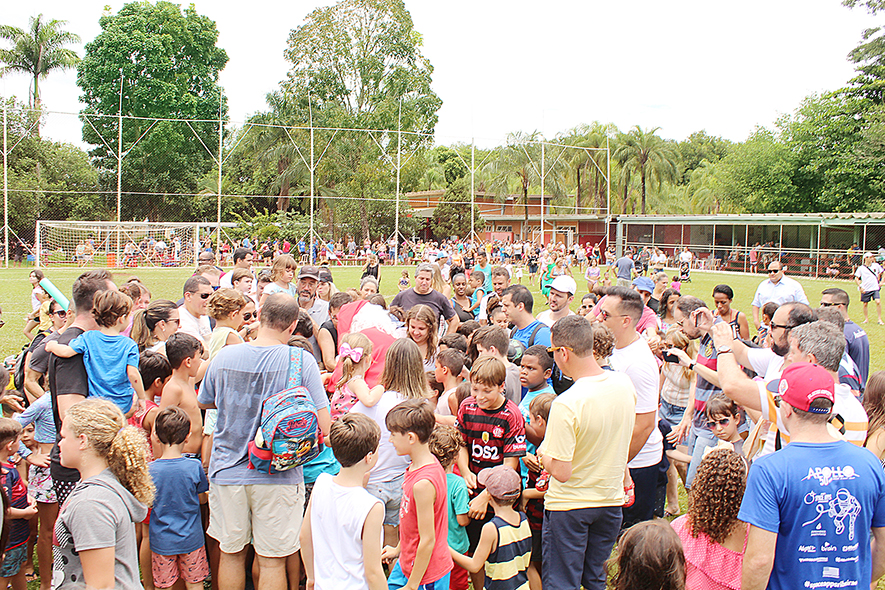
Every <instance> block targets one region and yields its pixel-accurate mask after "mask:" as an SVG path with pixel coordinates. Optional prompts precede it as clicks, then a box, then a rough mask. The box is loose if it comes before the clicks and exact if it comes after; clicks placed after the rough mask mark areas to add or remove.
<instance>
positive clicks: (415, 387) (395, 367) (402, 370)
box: [380, 306, 429, 400]
mask: <svg viewBox="0 0 885 590" xmlns="http://www.w3.org/2000/svg"><path fill="white" fill-rule="evenodd" d="M422 307H423V306H422ZM413 309H414V308H413ZM426 372H427V371H425V369H424V360H423V359H422V357H421V350H420V348H419V347H418V345H416V344H415V343H414V342H412V341H411V340H409V339H408V338H400V339H398V340H394V341H393V344H391V345H390V348H388V349H387V355H386V356H385V359H384V370H383V371H382V372H381V379H380V382H381V385H382V386H384V389H385V390H386V391H395V392H396V393H397V394H398V395H399V397H401V398H402V399H404V400H406V399H424V398H426V397H427V395H428V393H429V391H428V386H427V376H426Z"/></svg>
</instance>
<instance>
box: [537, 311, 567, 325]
mask: <svg viewBox="0 0 885 590" xmlns="http://www.w3.org/2000/svg"><path fill="white" fill-rule="evenodd" d="M568 315H575V312H573V311H572V310H568ZM535 319H537V320H538V321H539V322H541V323H542V324H544V325H545V326H549V327H551V328H552V327H553V324H555V323H556V320H555V319H553V310H552V309H548V310H546V311H542V312H541V313H539V314H538V317H537V318H535Z"/></svg>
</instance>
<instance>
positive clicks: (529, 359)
mask: <svg viewBox="0 0 885 590" xmlns="http://www.w3.org/2000/svg"><path fill="white" fill-rule="evenodd" d="M552 374H553V357H551V356H550V353H549V352H547V347H545V346H542V345H540V344H535V345H534V346H529V347H528V348H527V349H526V350H525V352H524V353H522V361H521V367H520V372H519V381H520V383H522V386H523V387H524V388H525V389H526V390H527V391H526V394H525V396H524V397H523V398H522V400H521V401H520V402H519V406H518V407H519V411H520V412H521V413H522V417H523V418H525V435H526V455H525V457H523V459H522V461H521V465H520V474H521V475H522V481H523V483H527V481H528V475H529V470H530V469H535V470H536V471H537V470H538V469H540V467H539V465H540V464H539V463H538V458H537V457H535V453H536V452H537V450H538V445H539V444H541V441H542V440H543V439H544V437H543V435H541V436H538V434H537V433H536V432H535V430H534V428H533V427H532V425H531V412H530V410H529V408H530V406H531V403H532V400H533V399H535V397H537V396H538V395H541V394H544V393H551V394H553V393H554V391H553V387H551V386H550V385H548V384H547V380H548V379H549V378H550V375H552Z"/></svg>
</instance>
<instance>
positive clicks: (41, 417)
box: [16, 394, 58, 590]
mask: <svg viewBox="0 0 885 590" xmlns="http://www.w3.org/2000/svg"><path fill="white" fill-rule="evenodd" d="M16 420H17V421H18V423H19V424H21V425H22V427H23V431H22V442H24V443H25V446H26V447H28V449H29V450H30V451H31V452H32V453H34V455H32V456H33V457H37V456H39V455H44V456H46V457H48V456H49V452H50V451H51V450H52V445H53V444H55V436H56V430H55V418H54V417H53V415H52V396H51V395H46V394H43V395H42V396H40V397H38V398H37V399H36V401H34V403H32V404H31V405H30V406H28V407H27V408H26V409H25V411H24V412H23V413H22V414H20V415H19V416H18V417H16ZM28 439H30V441H31V442H30V443H29V442H28ZM19 465H20V466H25V465H27V469H28V471H27V474H26V475H27V484H28V495H29V496H30V497H31V498H33V499H34V500H35V501H36V502H37V520H33V521H32V522H31V529H32V530H33V532H35V533H36V539H37V543H36V546H37V564H38V565H39V566H40V571H41V572H48V571H50V570H51V569H52V530H53V528H54V527H55V519H56V518H57V517H58V499H57V498H56V495H55V489H54V487H53V485H52V476H51V475H50V473H49V465H48V464H47V465H46V466H45V467H43V466H40V465H35V464H34V463H30V464H28V463H26V462H25V461H20V462H19ZM32 541H33V539H32ZM28 555H29V556H30V555H31V552H30V551H29V552H28ZM29 569H30V570H33V568H29ZM50 582H51V579H50V578H49V577H41V578H40V587H41V590H48V589H49V588H50Z"/></svg>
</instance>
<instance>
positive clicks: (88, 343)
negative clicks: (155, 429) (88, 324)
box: [70, 330, 138, 414]
mask: <svg viewBox="0 0 885 590" xmlns="http://www.w3.org/2000/svg"><path fill="white" fill-rule="evenodd" d="M70 347H71V348H73V349H74V350H75V351H77V352H78V353H80V354H82V355H83V364H84V365H85V366H86V375H87V376H88V377H89V397H99V398H102V399H106V400H108V401H111V402H113V403H114V405H115V406H117V407H118V408H120V409H121V410H122V411H123V413H124V414H125V413H126V412H128V411H129V409H130V408H131V407H132V396H133V395H135V390H134V389H133V388H132V383H131V382H130V381H129V375H128V374H127V372H126V368H127V367H130V366H131V367H135V368H136V369H137V368H138V345H137V344H136V343H135V341H133V340H132V339H131V338H129V337H127V336H108V335H107V334H102V333H101V332H99V331H98V330H90V331H88V332H83V333H82V334H80V335H79V336H77V337H76V338H74V339H73V340H72V341H71V344H70Z"/></svg>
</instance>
